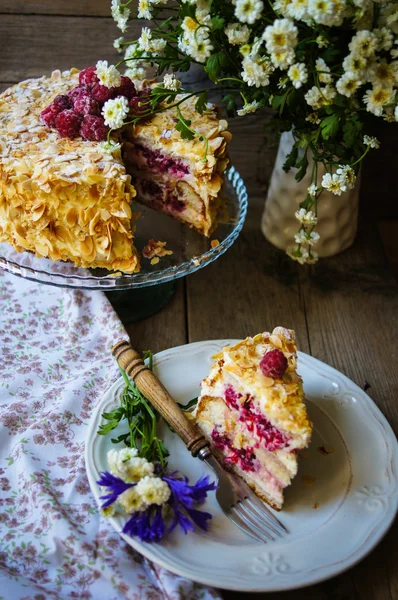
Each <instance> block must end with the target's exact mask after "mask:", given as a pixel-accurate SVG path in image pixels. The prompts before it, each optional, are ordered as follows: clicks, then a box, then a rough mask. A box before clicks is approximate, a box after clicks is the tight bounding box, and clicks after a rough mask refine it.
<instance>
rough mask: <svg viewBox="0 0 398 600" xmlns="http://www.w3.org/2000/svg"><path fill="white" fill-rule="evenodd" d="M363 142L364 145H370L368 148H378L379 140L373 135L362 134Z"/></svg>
mask: <svg viewBox="0 0 398 600" xmlns="http://www.w3.org/2000/svg"><path fill="white" fill-rule="evenodd" d="M363 143H364V144H365V146H370V148H374V149H375V150H378V149H379V148H380V142H379V140H378V139H377V138H375V137H372V136H371V135H364V136H363Z"/></svg>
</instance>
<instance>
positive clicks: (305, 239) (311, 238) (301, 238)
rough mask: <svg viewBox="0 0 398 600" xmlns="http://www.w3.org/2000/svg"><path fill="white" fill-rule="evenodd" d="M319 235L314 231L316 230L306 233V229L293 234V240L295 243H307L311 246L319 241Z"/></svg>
mask: <svg viewBox="0 0 398 600" xmlns="http://www.w3.org/2000/svg"><path fill="white" fill-rule="evenodd" d="M319 238H320V235H319V233H316V231H311V233H307V232H306V231H299V232H298V233H296V235H295V236H294V241H295V242H296V244H308V245H309V246H313V245H314V244H316V243H317V242H319Z"/></svg>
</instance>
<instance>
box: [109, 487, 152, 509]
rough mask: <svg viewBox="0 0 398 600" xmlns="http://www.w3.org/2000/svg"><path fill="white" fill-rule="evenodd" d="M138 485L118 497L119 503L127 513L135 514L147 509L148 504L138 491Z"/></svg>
mask: <svg viewBox="0 0 398 600" xmlns="http://www.w3.org/2000/svg"><path fill="white" fill-rule="evenodd" d="M137 487H138V485H136V486H134V487H132V488H129V489H128V490H126V491H125V492H123V493H122V494H120V496H119V497H118V499H117V501H118V503H119V504H120V506H122V507H123V508H124V510H125V511H126V513H128V514H130V515H131V514H133V513H135V512H138V511H140V510H144V509H145V508H147V506H148V504H147V502H145V499H144V498H143V497H142V496H141V494H140V493H139V492H138V490H137Z"/></svg>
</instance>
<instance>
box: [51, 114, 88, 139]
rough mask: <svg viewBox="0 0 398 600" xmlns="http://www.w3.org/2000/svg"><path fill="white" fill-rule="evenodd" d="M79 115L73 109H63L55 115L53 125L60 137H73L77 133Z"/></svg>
mask: <svg viewBox="0 0 398 600" xmlns="http://www.w3.org/2000/svg"><path fill="white" fill-rule="evenodd" d="M81 120H82V118H81V116H80V115H76V114H75V113H74V112H73V110H69V109H66V110H63V111H62V112H60V113H59V114H58V115H57V116H56V117H55V126H56V128H57V131H58V133H59V135H60V136H61V137H68V138H71V139H73V138H75V137H77V136H78V135H79V130H80V124H81Z"/></svg>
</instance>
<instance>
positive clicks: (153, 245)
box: [142, 240, 173, 265]
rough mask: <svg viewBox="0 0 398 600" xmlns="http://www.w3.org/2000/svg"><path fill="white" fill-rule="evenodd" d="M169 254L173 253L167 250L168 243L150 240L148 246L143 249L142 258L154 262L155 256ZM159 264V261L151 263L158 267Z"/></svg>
mask: <svg viewBox="0 0 398 600" xmlns="http://www.w3.org/2000/svg"><path fill="white" fill-rule="evenodd" d="M169 254H173V251H172V250H167V249H166V242H157V241H156V240H149V242H148V243H147V245H146V246H144V248H143V249H142V256H144V257H145V258H152V260H153V258H154V257H155V256H156V257H160V256H167V255H169ZM158 262H159V260H157V261H156V262H152V261H151V264H152V265H156V264H157V263H158Z"/></svg>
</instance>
